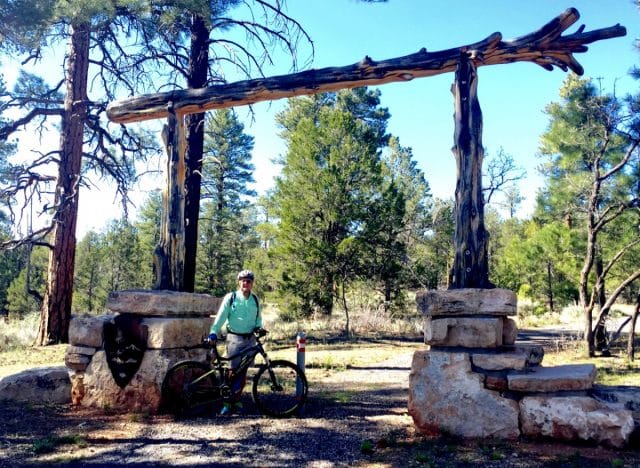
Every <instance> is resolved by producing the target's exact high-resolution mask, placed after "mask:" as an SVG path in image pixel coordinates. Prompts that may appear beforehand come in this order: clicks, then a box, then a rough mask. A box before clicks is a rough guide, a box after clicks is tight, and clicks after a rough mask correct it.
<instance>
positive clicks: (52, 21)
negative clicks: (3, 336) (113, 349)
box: [0, 0, 155, 345]
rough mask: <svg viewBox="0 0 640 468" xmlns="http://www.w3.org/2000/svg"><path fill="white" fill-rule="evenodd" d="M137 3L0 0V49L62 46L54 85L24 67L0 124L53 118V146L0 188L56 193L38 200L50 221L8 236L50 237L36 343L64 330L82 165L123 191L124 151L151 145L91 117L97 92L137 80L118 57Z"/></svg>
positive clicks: (128, 156) (30, 59) (39, 52)
mask: <svg viewBox="0 0 640 468" xmlns="http://www.w3.org/2000/svg"><path fill="white" fill-rule="evenodd" d="M145 11H146V10H145V6H144V5H143V4H142V3H131V2H125V1H121V0H117V1H113V2H106V3H105V2H99V1H96V0H74V1H62V0H45V1H42V2H33V1H30V0H11V1H9V0H1V1H0V12H2V18H3V21H1V22H0V48H1V49H2V51H3V52H4V53H11V54H12V55H14V56H22V57H24V63H35V64H37V63H38V62H39V61H40V60H41V59H42V57H43V56H44V55H45V54H46V53H51V51H53V50H54V49H59V46H60V44H63V45H66V46H67V50H66V54H65V56H64V63H63V67H62V68H61V70H63V71H64V76H60V78H59V80H58V81H57V82H56V83H55V84H53V85H49V84H47V83H45V81H44V80H43V79H42V78H39V77H37V76H34V75H32V74H28V73H22V74H21V76H20V78H19V81H18V83H17V84H16V87H15V89H14V91H13V92H12V93H11V95H10V98H9V99H8V100H7V101H6V105H7V107H12V108H15V109H18V110H19V111H21V112H23V115H22V116H20V117H18V118H17V119H15V120H14V121H12V122H8V123H6V124H5V125H3V126H2V128H0V141H1V140H6V139H7V138H9V137H10V136H11V135H12V134H13V133H14V132H16V131H19V130H20V129H22V128H23V127H25V126H27V125H30V124H31V125H40V126H41V127H42V126H46V124H45V123H44V122H45V121H48V119H57V123H58V124H59V128H60V146H59V149H58V150H57V151H50V152H43V153H42V155H41V156H40V157H37V158H36V159H34V160H32V161H30V162H28V163H26V164H25V165H23V166H22V167H21V172H19V173H16V172H14V174H13V175H12V178H11V180H10V181H9V184H8V186H4V187H3V194H4V195H8V196H6V197H3V201H4V202H5V203H16V200H20V196H18V197H15V195H16V194H25V197H23V198H25V199H28V197H29V195H30V194H31V193H34V191H35V192H36V193H52V192H53V193H54V194H55V199H54V200H46V201H45V202H43V203H44V206H43V207H41V208H40V211H39V212H38V214H39V215H44V214H49V213H50V214H51V222H50V223H46V224H45V225H44V226H43V227H41V228H40V229H37V230H35V231H34V232H32V233H29V235H28V237H27V238H23V239H18V240H15V241H14V242H13V243H12V244H11V245H13V246H15V245H19V244H20V243H24V242H31V243H43V244H48V245H49V246H50V258H49V267H48V281H47V289H46V293H45V297H44V301H43V306H42V317H41V322H40V328H39V331H38V336H37V339H36V342H37V343H38V344H41V345H46V344H53V343H61V342H66V341H67V339H68V325H69V320H70V315H71V303H72V293H73V276H74V264H75V244H76V224H77V217H78V195H79V189H80V186H81V185H82V183H83V177H85V174H86V172H88V171H91V170H94V171H97V172H98V174H99V175H100V176H108V177H113V178H114V179H115V181H116V183H117V185H118V190H119V192H120V193H121V195H123V197H124V198H126V192H127V188H128V186H129V183H130V181H131V179H132V176H133V174H132V169H133V165H132V163H131V160H132V159H133V158H134V157H135V156H136V155H137V156H141V155H144V154H146V151H147V150H149V149H153V148H155V143H154V142H153V141H152V140H151V139H146V138H144V137H140V136H139V135H136V134H135V132H132V131H131V130H128V129H125V128H124V127H121V128H120V132H119V133H118V134H117V135H114V134H112V133H111V132H110V131H107V130H105V127H104V126H103V125H102V124H101V121H100V115H101V113H102V112H103V111H104V109H105V106H106V103H105V101H108V100H110V99H112V98H113V94H112V93H113V91H114V89H116V88H118V87H119V86H122V87H125V88H127V89H131V90H135V89H138V85H140V84H141V83H144V79H143V78H144V76H143V75H141V74H139V73H136V70H134V69H132V68H131V67H129V66H125V63H126V60H127V59H129V58H130V57H129V56H128V54H127V53H126V47H125V46H123V43H121V42H119V41H124V42H126V40H127V37H130V36H127V34H126V33H128V32H130V31H131V30H133V29H135V28H136V27H137V24H136V21H137V16H136V15H137V14H142V13H144V12H145ZM115 51H117V52H115ZM90 63H92V64H93V66H94V68H92V67H90ZM91 70H93V71H91ZM132 77H133V78H132ZM48 78H49V79H51V78H52V77H48ZM53 79H55V78H53ZM89 80H92V82H94V83H96V84H100V85H101V87H100V86H96V88H95V89H98V88H100V91H101V92H102V93H103V94H102V95H98V96H97V97H96V96H91V97H90V96H89V93H88V83H89ZM98 94H100V93H99V92H98ZM100 99H102V101H100ZM52 166H53V167H55V169H53V170H52V169H51V167H52ZM52 172H53V173H55V174H56V175H55V176H54V175H53V174H52ZM25 182H28V183H25ZM52 186H54V187H52ZM17 203H20V202H19V201H18V202H17ZM16 211H19V210H16ZM16 211H12V212H13V213H15V212H16Z"/></svg>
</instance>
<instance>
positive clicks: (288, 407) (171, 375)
mask: <svg viewBox="0 0 640 468" xmlns="http://www.w3.org/2000/svg"><path fill="white" fill-rule="evenodd" d="M266 333H267V332H266V330H263V329H256V330H254V335H255V337H256V344H255V346H252V347H250V348H247V349H245V350H244V351H241V352H240V353H238V354H235V355H233V356H227V357H224V356H221V355H220V353H219V352H218V347H217V344H216V343H209V342H208V341H207V340H205V341H203V345H204V346H206V347H207V358H206V362H201V361H181V362H178V363H177V364H175V365H174V366H172V367H171V368H170V369H169V370H168V371H167V374H166V376H165V378H164V381H163V383H162V401H163V406H164V408H165V409H166V410H167V411H169V412H170V413H173V414H174V415H176V416H178V417H189V416H195V415H198V414H206V413H209V414H217V413H218V410H219V409H220V408H221V407H222V405H223V404H224V403H225V402H229V401H231V399H232V397H233V396H234V389H237V388H239V387H240V385H239V384H240V382H239V380H240V379H242V378H244V377H243V375H244V373H245V371H247V370H248V368H249V366H251V363H252V362H253V360H254V358H255V357H256V356H257V355H260V356H262V360H263V361H264V363H263V364H261V365H259V367H258V370H257V372H256V374H255V376H254V377H253V385H252V392H251V394H252V397H253V401H254V403H255V404H256V406H257V407H258V409H259V410H260V411H261V412H262V413H263V414H266V415H269V416H273V417H287V416H292V415H294V414H296V413H297V412H298V411H299V410H300V408H302V406H303V405H304V403H305V400H306V399H307V390H308V385H307V378H306V376H305V374H304V372H303V371H302V370H301V369H300V368H299V367H298V366H297V365H296V364H294V363H292V362H289V361H285V360H273V361H272V360H271V359H269V356H268V355H267V353H266V351H265V350H264V346H263V344H262V342H261V338H263V337H264V336H265V335H266ZM239 357H240V358H241V360H240V364H239V365H238V368H237V369H236V370H235V371H232V370H231V368H230V367H229V363H230V361H232V360H233V359H236V358H239Z"/></svg>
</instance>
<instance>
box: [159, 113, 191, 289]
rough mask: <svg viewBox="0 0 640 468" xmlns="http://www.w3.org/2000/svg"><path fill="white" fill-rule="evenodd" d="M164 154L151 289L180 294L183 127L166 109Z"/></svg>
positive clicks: (183, 169)
mask: <svg viewBox="0 0 640 468" xmlns="http://www.w3.org/2000/svg"><path fill="white" fill-rule="evenodd" d="M162 140H163V143H164V146H165V151H166V152H167V177H166V186H165V190H164V193H163V194H162V208H163V213H164V216H163V217H162V224H161V226H160V241H159V242H158V245H157V246H156V249H155V251H154V257H155V258H154V266H155V276H156V278H155V284H154V287H153V289H167V290H171V291H182V290H183V286H184V231H185V227H184V226H185V224H184V205H185V174H186V172H185V171H186V166H185V150H186V147H185V146H186V144H185V143H186V142H185V128H184V116H182V115H179V114H176V112H175V108H174V106H173V103H172V102H170V103H169V105H168V106H167V123H166V124H165V126H164V128H163V129H162Z"/></svg>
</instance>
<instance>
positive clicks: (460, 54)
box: [107, 8, 626, 291]
mask: <svg viewBox="0 0 640 468" xmlns="http://www.w3.org/2000/svg"><path fill="white" fill-rule="evenodd" d="M579 18H580V14H579V13H578V11H577V10H576V9H575V8H569V9H567V10H566V11H564V12H563V13H561V14H560V15H558V16H557V17H556V18H554V19H552V20H551V21H550V22H548V23H547V24H545V25H544V26H543V27H542V28H540V29H538V30H537V31H534V32H532V33H530V34H527V35H524V36H521V37H519V38H516V39H513V40H507V41H503V40H502V34H501V33H499V32H496V33H493V34H491V35H490V36H488V37H487V38H485V39H483V40H481V41H479V42H476V43H474V44H469V45H465V46H460V47H456V48H452V49H447V50H443V51H437V52H428V51H427V50H426V49H424V48H423V49H421V50H419V51H418V52H416V53H414V54H411V55H407V56H404V57H398V58H393V59H388V60H382V61H374V60H372V59H371V58H370V57H368V56H367V57H365V58H364V59H362V60H361V61H360V62H358V63H355V64H352V65H348V66H344V67H327V68H322V69H318V70H307V71H303V72H300V73H294V74H290V75H282V76H274V77H269V78H260V79H254V80H245V81H238V82H236V83H230V84H222V85H215V86H211V87H208V88H200V89H187V90H175V91H169V92H164V93H156V94H147V95H142V96H134V97H131V98H127V99H122V100H118V101H114V102H112V103H110V104H109V106H108V107H107V115H108V116H109V119H111V120H112V121H113V122H117V123H122V124H124V123H131V122H140V121H144V120H151V119H158V118H168V120H169V123H168V125H169V127H172V129H170V130H169V133H172V134H173V135H176V136H174V138H173V142H175V143H174V144H167V152H168V159H169V161H170V162H169V166H170V167H169V171H168V172H169V173H170V174H173V173H175V174H177V177H179V175H180V173H181V172H180V169H179V167H182V166H183V165H184V148H182V149H181V144H178V143H177V142H178V141H181V140H180V138H181V137H180V134H181V132H182V131H183V130H181V125H177V124H176V123H172V122H182V121H183V118H184V116H186V115H189V114H194V113H201V112H205V111H208V110H213V109H220V108H225V107H234V106H242V105H247V104H254V103H257V102H261V101H271V100H276V99H283V98H289V97H294V96H300V95H308V94H317V93H322V92H328V91H337V90H339V89H343V88H355V87H360V86H374V85H381V84H386V83H392V82H398V81H410V80H412V79H414V78H424V77H429V76H434V75H439V74H442V73H449V72H456V79H455V84H454V89H455V92H454V95H455V100H456V106H455V108H456V115H455V121H456V130H455V136H454V139H455V143H454V150H453V151H454V155H455V157H456V163H457V166H458V174H457V185H456V237H455V246H456V260H455V262H454V266H453V269H452V271H451V275H450V281H451V287H452V288H467V287H478V288H487V287H491V284H490V283H489V280H488V265H487V256H486V232H485V231H484V216H483V212H484V208H483V204H484V202H483V200H482V187H481V179H482V157H483V149H482V141H481V133H482V114H481V111H480V106H479V104H478V100H477V74H476V69H477V67H480V66H487V65H499V64H506V63H514V62H532V63H534V64H537V65H539V66H541V67H542V68H544V69H545V70H549V71H551V70H553V69H554V67H558V68H560V69H561V70H563V71H565V72H566V71H568V70H571V71H573V72H575V73H576V74H578V75H582V74H583V73H584V69H583V68H582V65H580V63H579V62H578V61H577V60H576V59H575V57H574V54H575V53H584V52H586V51H587V50H588V48H587V44H591V43H593V42H596V41H599V40H604V39H610V38H615V37H621V36H624V35H626V29H625V28H624V27H623V26H621V25H620V24H616V25H614V26H611V27H608V28H603V29H596V30H593V31H585V27H584V25H583V26H580V27H579V28H578V30H577V31H576V32H575V33H573V34H568V35H564V36H563V33H564V32H565V31H566V30H567V29H568V28H569V27H571V26H572V25H573V24H574V23H575V22H576V21H578V19H579ZM174 115H175V119H174ZM174 152H175V153H176V154H174ZM172 164H175V165H176V168H175V169H172V168H171V165H172ZM182 176H183V177H184V173H182ZM175 184H177V185H175ZM179 187H182V188H181V189H180V188H179ZM180 190H182V191H183V190H184V180H182V181H180V180H177V179H176V180H175V181H173V180H171V177H169V179H168V186H167V192H166V193H167V197H169V198H168V200H167V202H166V204H165V207H166V210H167V211H166V212H165V213H164V218H165V221H163V236H164V237H163V240H162V241H161V244H160V245H159V247H158V249H156V250H157V257H158V262H157V265H164V267H162V268H168V269H169V270H170V272H168V271H167V272H165V274H163V275H162V276H160V277H159V281H157V283H156V285H155V288H156V289H171V290H178V291H180V290H182V284H183V283H182V280H181V275H182V272H183V268H184V243H183V242H184V222H194V220H185V219H184V213H183V212H180V210H184V206H183V204H182V205H181V204H180V203H179V201H178V202H176V201H173V200H172V197H178V199H179V198H180V197H184V193H182V194H181V193H179V192H180ZM181 223H182V232H180V230H179V229H178V230H175V229H172V230H169V229H168V227H169V226H173V227H174V228H179V225H180V224H181ZM163 271H164V270H163Z"/></svg>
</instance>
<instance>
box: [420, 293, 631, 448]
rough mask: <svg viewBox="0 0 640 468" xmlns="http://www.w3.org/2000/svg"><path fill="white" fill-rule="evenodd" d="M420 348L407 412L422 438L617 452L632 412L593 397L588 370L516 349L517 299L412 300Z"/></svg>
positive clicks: (436, 296)
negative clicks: (548, 363) (565, 444)
mask: <svg viewBox="0 0 640 468" xmlns="http://www.w3.org/2000/svg"><path fill="white" fill-rule="evenodd" d="M417 302H418V310H419V311H420V312H421V313H422V314H423V316H424V336H425V343H426V344H427V345H429V346H428V347H427V349H425V350H420V351H417V352H416V353H415V354H414V357H413V364H412V369H411V374H410V377H409V383H410V390H409V413H410V414H411V416H412V417H413V419H414V422H415V424H416V426H417V428H418V429H419V430H420V431H422V432H423V433H425V434H438V433H442V432H447V433H450V434H455V435H458V436H461V437H480V438H486V437H495V438H500V439H515V438H517V437H519V436H521V435H524V436H527V437H553V438H557V439H563V440H586V441H595V442H598V443H604V444H608V445H612V446H622V445H624V444H625V443H626V442H627V441H628V440H629V436H630V434H631V432H632V431H633V428H634V423H633V418H632V413H631V411H628V410H626V409H621V408H619V407H618V408H615V407H613V406H610V405H607V404H606V403H604V402H602V401H600V400H598V399H596V398H594V397H593V396H592V395H593V392H592V387H593V383H594V380H595V376H596V370H595V367H594V366H593V365H590V364H589V365H565V366H557V367H543V366H541V362H542V359H543V349H542V347H540V346H526V345H518V344H516V336H517V332H518V330H517V326H516V323H515V321H514V320H513V319H511V318H510V317H511V316H514V315H516V312H517V311H516V306H517V303H516V296H515V294H514V293H513V292H511V291H507V290H504V289H457V290H450V291H427V292H423V293H420V294H418V297H417Z"/></svg>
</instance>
